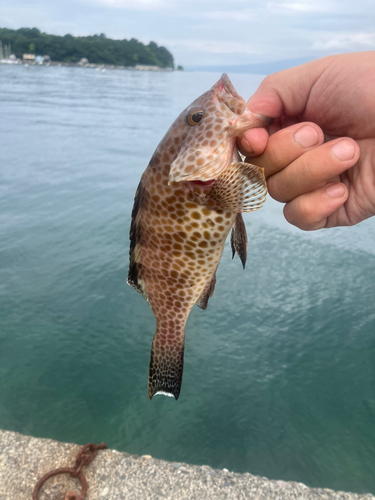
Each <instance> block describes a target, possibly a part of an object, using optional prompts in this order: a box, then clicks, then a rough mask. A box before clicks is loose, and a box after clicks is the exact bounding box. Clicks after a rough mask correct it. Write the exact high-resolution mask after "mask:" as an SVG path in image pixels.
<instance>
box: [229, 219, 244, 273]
mask: <svg viewBox="0 0 375 500" xmlns="http://www.w3.org/2000/svg"><path fill="white" fill-rule="evenodd" d="M230 244H231V247H232V259H233V258H234V255H235V254H236V253H237V255H238V256H239V258H240V259H241V262H242V266H243V268H244V269H245V265H246V259H247V234H246V226H245V223H244V221H243V218H242V215H241V214H237V215H236V220H235V221H234V226H233V229H232V234H231V236H230Z"/></svg>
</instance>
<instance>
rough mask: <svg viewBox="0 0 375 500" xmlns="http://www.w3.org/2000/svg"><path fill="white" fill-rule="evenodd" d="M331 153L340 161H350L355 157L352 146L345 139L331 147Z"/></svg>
mask: <svg viewBox="0 0 375 500" xmlns="http://www.w3.org/2000/svg"><path fill="white" fill-rule="evenodd" d="M331 151H332V153H333V154H334V155H335V156H337V158H338V159H339V160H341V161H346V160H351V159H352V158H354V155H355V147H354V144H353V143H352V142H350V141H347V140H345V139H344V140H342V141H340V142H337V143H336V144H335V145H334V146H332V148H331Z"/></svg>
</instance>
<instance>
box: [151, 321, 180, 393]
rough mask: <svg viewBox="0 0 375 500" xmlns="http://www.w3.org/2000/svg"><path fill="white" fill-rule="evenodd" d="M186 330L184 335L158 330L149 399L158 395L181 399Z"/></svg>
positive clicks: (153, 355)
mask: <svg viewBox="0 0 375 500" xmlns="http://www.w3.org/2000/svg"><path fill="white" fill-rule="evenodd" d="M184 340H185V339H184V329H183V330H182V335H180V334H177V335H176V336H172V335H170V332H168V333H167V334H165V333H164V332H163V330H162V329H159V328H158V329H157V330H156V333H155V336H154V340H153V342H152V348H151V358H150V368H149V372H148V397H149V398H150V399H152V398H153V397H154V396H155V395H157V394H163V395H164V396H170V397H174V398H175V399H176V400H177V399H178V398H179V395H180V391H181V383H182V373H183V367H184Z"/></svg>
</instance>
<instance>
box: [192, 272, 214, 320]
mask: <svg viewBox="0 0 375 500" xmlns="http://www.w3.org/2000/svg"><path fill="white" fill-rule="evenodd" d="M215 284H216V272H215V274H214V276H213V278H212V280H211V281H210V283H209V284H208V285H207V286H206V287H205V288H204V290H203V292H202V293H201V295H200V296H199V299H198V300H197V301H196V304H197V306H198V307H200V308H201V309H203V310H204V311H205V310H206V309H207V306H208V299H209V298H210V297H212V295H213V294H214V290H215Z"/></svg>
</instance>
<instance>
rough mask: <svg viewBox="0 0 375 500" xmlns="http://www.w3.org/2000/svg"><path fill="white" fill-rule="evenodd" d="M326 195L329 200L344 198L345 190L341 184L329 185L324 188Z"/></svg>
mask: <svg viewBox="0 0 375 500" xmlns="http://www.w3.org/2000/svg"><path fill="white" fill-rule="evenodd" d="M326 193H327V194H328V196H330V197H331V198H341V197H342V196H344V193H345V188H344V186H343V185H342V184H330V185H329V186H327V187H326Z"/></svg>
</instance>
